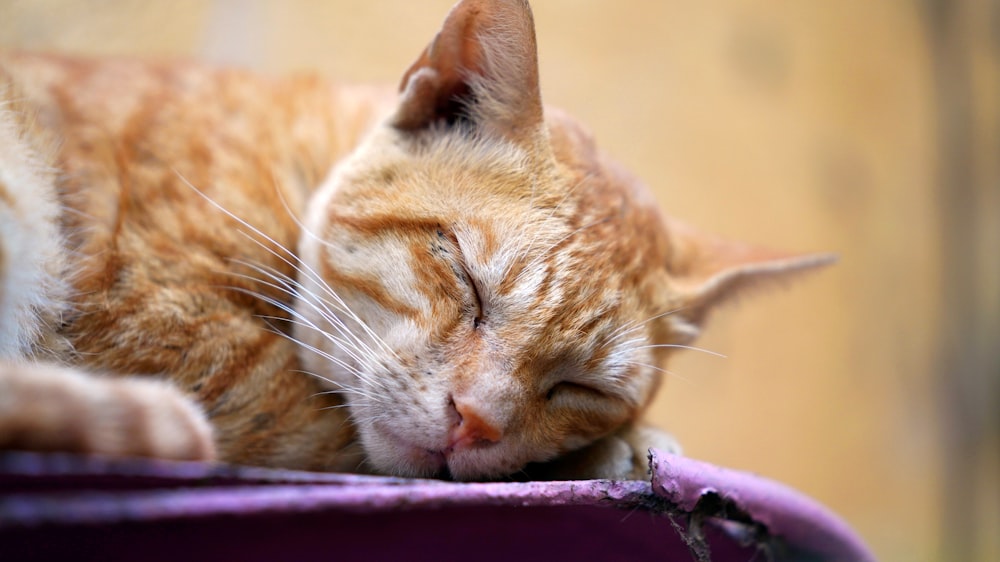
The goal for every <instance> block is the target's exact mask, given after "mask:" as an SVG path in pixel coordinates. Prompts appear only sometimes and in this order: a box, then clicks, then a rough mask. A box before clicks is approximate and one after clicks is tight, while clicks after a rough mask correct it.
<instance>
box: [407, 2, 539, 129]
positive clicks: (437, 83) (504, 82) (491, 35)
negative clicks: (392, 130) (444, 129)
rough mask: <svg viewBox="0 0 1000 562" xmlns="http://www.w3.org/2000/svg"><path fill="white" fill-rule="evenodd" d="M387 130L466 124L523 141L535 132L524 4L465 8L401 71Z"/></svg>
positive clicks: (534, 84)
mask: <svg viewBox="0 0 1000 562" xmlns="http://www.w3.org/2000/svg"><path fill="white" fill-rule="evenodd" d="M400 89H401V91H402V96H401V100H400V106H399V108H398V110H397V113H396V115H395V117H394V119H393V122H392V124H393V125H394V126H395V127H397V128H399V129H403V130H416V129H421V128H424V127H427V126H429V125H431V124H432V123H435V122H440V121H444V122H445V123H449V124H450V123H454V122H455V121H458V120H460V119H469V120H470V121H472V122H473V123H474V124H475V125H477V126H479V127H482V128H485V129H488V130H492V131H495V132H498V133H500V134H501V135H503V136H506V137H508V138H510V139H511V140H515V141H517V140H521V139H520V138H518V137H520V136H524V134H525V133H526V132H527V133H528V134H530V133H531V132H533V131H534V130H536V129H537V128H539V127H540V125H541V122H542V105H541V96H540V94H539V91H538V63H537V54H536V44H535V31H534V22H533V20H532V16H531V10H530V8H529V7H528V5H527V3H526V2H521V1H506V2H505V1H496V0H493V1H489V0H465V1H463V2H461V3H459V4H458V5H456V6H455V7H454V8H453V9H452V11H451V12H450V13H449V14H448V17H447V19H446V20H445V22H444V25H443V26H442V28H441V31H439V32H438V34H437V36H436V37H435V38H434V40H433V41H432V42H431V44H430V45H429V46H428V47H427V48H426V49H424V51H423V53H421V55H420V57H419V58H418V59H417V61H416V62H414V63H413V65H412V66H411V67H410V68H409V69H408V70H407V71H406V73H405V74H404V76H403V80H402V84H401V86H400Z"/></svg>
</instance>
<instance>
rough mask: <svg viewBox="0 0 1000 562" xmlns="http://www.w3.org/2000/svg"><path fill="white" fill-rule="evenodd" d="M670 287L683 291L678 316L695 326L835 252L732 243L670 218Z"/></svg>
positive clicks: (818, 264) (827, 261)
mask: <svg viewBox="0 0 1000 562" xmlns="http://www.w3.org/2000/svg"><path fill="white" fill-rule="evenodd" d="M668 229H669V233H670V250H671V255H670V259H669V263H668V264H667V272H668V273H669V275H670V279H671V285H672V289H673V290H674V291H676V292H677V293H678V294H679V295H680V300H681V302H680V308H679V310H678V312H677V314H678V315H680V316H681V317H683V318H685V319H686V320H688V321H689V322H690V323H692V324H693V325H694V326H696V327H697V326H700V325H701V323H702V322H703V321H704V318H705V316H706V315H707V313H708V312H709V311H711V310H712V309H713V308H715V307H716V306H718V305H720V304H723V303H725V302H727V301H730V300H732V299H733V298H735V297H737V296H739V295H742V294H745V293H746V292H748V291H752V290H753V289H755V288H759V287H767V286H771V285H775V284H779V283H780V282H782V281H787V280H789V279H791V278H793V277H795V276H797V275H799V274H801V273H803V272H806V271H810V270H813V269H816V268H819V267H823V266H826V265H830V264H832V263H833V262H835V261H836V256H835V255H833V254H826V253H820V254H791V253H784V252H779V251H775V250H770V249H765V248H761V247H758V246H753V245H750V244H744V243H740V242H733V241H730V240H725V239H723V238H720V237H717V236H713V235H710V234H706V233H703V232H699V231H698V230H696V229H694V228H692V227H690V226H688V225H686V224H684V223H682V222H679V221H676V220H673V219H669V220H668Z"/></svg>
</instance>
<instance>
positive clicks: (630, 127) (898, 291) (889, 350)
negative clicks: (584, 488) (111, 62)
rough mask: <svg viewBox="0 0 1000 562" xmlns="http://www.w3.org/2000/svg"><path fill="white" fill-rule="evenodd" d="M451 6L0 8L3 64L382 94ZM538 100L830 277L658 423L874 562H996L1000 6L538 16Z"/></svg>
mask: <svg viewBox="0 0 1000 562" xmlns="http://www.w3.org/2000/svg"><path fill="white" fill-rule="evenodd" d="M451 4H452V0H421V1H419V2H417V1H413V0H379V1H370V2H357V1H348V0H322V1H321V0H315V1H309V0H295V1H291V0H286V1H283V2H277V1H275V2H253V1H240V0H216V1H192V0H171V1H148V0H120V1H111V0H92V1H89V2H79V1H75V0H30V1H28V0H23V1H19V0H0V46H2V47H5V48H9V47H17V48H28V49H45V50H57V51H65V52H72V53H81V54H88V55H96V54H132V55H142V56H170V57H173V56H190V57H197V58H203V59H208V60H211V61H214V62H220V63H227V64H237V65H241V66H245V67H249V68H253V69H259V70H263V71H268V72H280V71H288V70H302V69H316V70H319V71H322V72H324V73H328V74H330V75H332V76H335V77H338V78H339V79H342V80H344V81H364V82H390V83H393V84H395V83H396V82H397V80H398V79H399V78H400V76H401V73H402V71H403V70H404V69H405V68H406V67H407V66H408V65H409V64H410V63H411V62H412V60H413V59H414V58H415V57H416V55H417V54H418V53H419V52H420V50H421V49H422V48H423V47H424V45H425V44H426V43H427V42H428V41H429V39H430V38H431V37H432V35H433V33H434V32H435V31H436V30H437V28H438V26H439V24H440V22H441V21H442V20H443V18H444V15H445V13H446V12H447V10H448V9H449V7H450V5H451ZM534 9H535V17H536V23H537V28H538V44H539V49H540V62H541V76H542V88H543V94H544V96H545V99H546V101H547V102H548V103H549V104H553V105H559V106H561V107H563V108H565V109H567V110H569V111H570V112H571V113H573V114H575V115H576V116H577V117H579V118H580V119H581V120H582V121H584V122H585V123H587V124H588V125H589V126H590V127H591V129H592V130H593V131H594V133H595V134H596V136H597V137H598V140H599V142H600V143H601V144H602V145H603V147H604V148H605V149H606V150H608V151H609V152H610V153H612V154H613V155H615V156H616V157H617V158H618V159H619V160H621V161H623V162H624V163H625V164H627V165H628V167H630V168H631V169H632V170H633V171H635V172H636V173H637V174H638V175H639V176H640V177H642V178H644V179H645V181H647V182H648V183H649V184H650V185H651V186H652V187H653V188H654V189H655V191H656V193H657V196H658V197H659V199H660V201H661V202H662V204H663V206H664V208H665V209H666V210H667V211H668V212H669V213H670V214H672V215H675V216H677V217H680V218H683V219H686V220H687V221H688V222H691V223H694V224H696V225H699V226H701V227H702V228H703V229H705V230H710V231H715V232H717V233H719V234H723V235H726V236H729V237H732V238H739V239H743V240H748V241H752V242H756V243H759V244H762V245H769V246H775V247H780V248H784V249H789V250H800V251H833V252H836V253H838V254H839V255H840V262H839V263H838V264H837V265H836V266H835V267H832V268H830V269H828V270H826V271H823V272H820V273H818V274H815V275H812V276H808V277H806V278H804V279H801V280H800V281H799V282H798V283H796V284H794V285H793V286H791V287H789V288H788V289H787V290H778V291H771V292H765V293H764V294H759V295H753V298H747V299H745V300H744V301H743V302H741V303H740V304H739V305H738V306H735V307H730V308H729V309H727V310H723V311H721V312H720V313H719V314H717V315H716V316H715V317H714V318H713V319H712V320H713V322H712V323H711V327H710V329H709V330H708V331H707V333H706V334H705V337H704V338H703V339H702V340H701V342H700V343H701V345H702V346H704V347H707V348H709V349H712V350H715V351H718V352H721V353H724V354H725V355H726V356H727V358H726V359H720V358H717V357H712V356H708V355H704V354H695V353H689V354H688V355H684V356H682V357H679V358H678V360H677V361H676V362H675V363H674V364H673V365H671V366H670V368H671V371H673V372H674V373H676V375H675V376H673V377H672V378H671V380H669V381H668V383H667V384H666V385H665V387H664V389H663V391H662V393H661V395H660V397H659V398H658V400H657V402H656V403H655V404H654V407H653V410H652V411H651V414H650V416H651V417H652V419H653V420H654V421H655V422H657V423H658V424H660V425H662V426H664V427H666V428H669V429H670V430H672V431H673V432H675V433H676V435H677V436H678V437H679V438H680V440H681V442H682V443H683V444H684V445H685V449H686V453H687V454H688V455H690V456H693V457H696V458H700V459H705V460H708V461H711V462H714V463H717V464H720V465H725V466H729V467H735V468H741V469H746V470H750V471H753V472H756V473H759V474H762V475H765V476H768V477H770V478H774V479H777V480H780V481H783V482H785V483H787V484H789V485H791V486H793V487H795V488H797V489H799V490H802V491H804V492H805V493H807V494H809V495H811V496H813V497H815V498H817V499H818V500H820V501H821V502H823V503H825V504H827V505H828V506H830V507H831V508H833V509H834V510H836V511H837V512H838V513H840V514H841V515H842V516H843V517H845V518H846V519H847V520H848V521H849V522H850V523H851V524H852V525H854V526H855V527H856V528H857V529H858V530H859V531H860V533H861V534H862V535H863V536H864V538H865V539H866V540H867V541H868V542H869V543H870V544H871V545H872V547H873V548H874V549H875V551H876V553H877V554H878V555H879V556H880V558H882V559H884V560H907V561H922V560H977V559H978V560H1000V447H998V444H1000V325H998V324H1000V163H998V162H1000V2H996V1H988V0H987V1H976V0H952V1H948V0H924V1H920V2H916V1H911V2H904V1H899V0H879V1H877V2H872V1H869V0H838V1H833V0H830V1H827V2H800V1H795V0H787V1H777V0H775V1H764V0H762V1H750V0H733V1H729V2H723V1H720V0H711V1H709V0H699V1H692V0H687V1H678V0H649V1H639V0H619V1H616V2H607V1H603V2H598V1H596V0H538V1H536V2H535V6H534Z"/></svg>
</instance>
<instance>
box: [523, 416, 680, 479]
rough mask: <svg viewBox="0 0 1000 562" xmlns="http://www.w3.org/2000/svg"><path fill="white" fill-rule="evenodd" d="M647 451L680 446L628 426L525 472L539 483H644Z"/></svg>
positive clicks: (642, 427) (654, 430) (644, 428)
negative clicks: (598, 479)
mask: <svg viewBox="0 0 1000 562" xmlns="http://www.w3.org/2000/svg"><path fill="white" fill-rule="evenodd" d="M649 449H659V450H661V451H665V452H668V453H673V454H680V453H681V446H680V444H679V443H678V442H677V440H676V439H675V438H674V436H673V435H671V434H669V433H667V432H666V431H663V430H661V429H657V428H655V427H652V426H647V425H630V426H626V427H624V428H622V429H620V430H618V431H617V432H615V433H613V434H611V435H609V436H607V437H604V438H602V439H599V440H597V441H595V442H594V443H592V444H591V445H588V446H587V447H584V448H583V449H580V450H577V451H573V452H571V453H568V454H566V455H563V456H562V457H560V458H559V459H556V460H554V461H551V462H548V463H545V464H541V465H536V466H533V467H531V468H530V469H529V471H528V474H529V475H530V476H531V477H532V478H538V479H543V480H588V479H594V478H601V479H608V480H644V479H647V478H648V473H649Z"/></svg>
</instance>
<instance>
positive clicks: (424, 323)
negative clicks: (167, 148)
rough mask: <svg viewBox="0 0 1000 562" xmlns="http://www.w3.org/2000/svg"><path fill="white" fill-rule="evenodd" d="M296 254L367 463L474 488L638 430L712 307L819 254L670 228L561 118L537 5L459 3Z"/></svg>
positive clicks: (324, 358)
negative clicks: (664, 369)
mask: <svg viewBox="0 0 1000 562" xmlns="http://www.w3.org/2000/svg"><path fill="white" fill-rule="evenodd" d="M299 256H300V258H301V260H302V264H303V265H302V267H303V272H302V274H301V275H300V279H299V282H300V283H301V284H302V290H301V297H300V298H299V300H298V303H297V306H296V311H297V316H298V322H297V325H296V328H295V338H296V339H297V340H298V341H300V342H302V343H303V346H302V348H301V349H302V354H301V357H302V359H303V363H304V365H305V367H306V368H307V369H308V370H309V371H311V372H313V373H314V374H316V375H318V376H321V377H323V378H325V379H327V380H328V381H329V383H330V385H331V386H332V387H333V388H334V389H337V390H338V391H340V392H342V394H343V397H344V399H345V401H346V403H347V405H348V407H349V409H350V414H351V419H352V421H353V422H354V424H355V425H356V428H357V430H358V434H359V436H360V440H361V442H362V445H363V447H364V449H365V452H366V455H367V457H368V462H369V464H370V465H371V466H372V467H373V468H374V469H375V470H377V471H379V472H384V473H389V474H398V475H407V476H432V475H439V474H450V475H451V476H453V477H455V478H457V479H479V478H497V477H502V476H505V475H510V474H513V473H516V472H517V471H519V470H521V469H522V468H523V467H524V466H525V465H526V464H528V463H530V462H538V461H546V460H549V459H553V458H555V457H557V456H558V455H560V454H562V453H565V452H567V451H571V450H574V449H578V448H580V447H582V446H585V445H587V444H589V443H591V442H593V441H594V440H596V439H598V438H600V437H602V436H604V435H607V434H608V433H610V432H612V431H614V430H615V429H617V428H619V427H621V426H622V425H623V424H626V423H628V422H629V421H631V420H634V419H635V418H636V417H637V416H638V415H639V413H640V412H641V410H642V409H643V408H644V407H645V405H646V404H647V403H648V402H649V400H650V398H651V396H652V393H653V390H654V389H655V387H656V385H657V382H658V371H659V368H658V367H657V366H658V365H661V364H662V363H663V361H664V359H665V358H666V355H667V354H669V352H670V351H672V350H673V348H674V347H675V346H676V345H677V344H682V343H687V342H688V341H690V339H691V338H692V337H693V335H694V333H695V332H696V328H695V326H696V325H697V324H698V323H700V321H701V320H702V318H703V316H704V313H705V311H706V310H707V308H708V307H709V305H711V304H714V303H715V302H717V301H719V300H720V299H721V298H722V297H723V296H725V294H727V293H730V292H732V291H733V290H735V289H738V288H739V287H740V286H741V285H744V284H745V283H746V282H748V281H752V280H754V279H756V278H758V277H760V276H766V275H769V274H773V273H776V272H780V271H785V270H788V269H794V268H795V267H801V266H803V265H805V266H808V265H809V263H808V262H805V261H795V260H794V259H786V257H784V256H779V255H776V254H761V253H759V252H755V251H753V250H752V249H749V248H747V247H745V246H740V245H728V244H724V243H721V242H720V241H718V240H716V239H712V238H704V237H700V236H698V235H696V234H694V233H693V232H692V231H690V230H689V229H686V228H684V227H682V226H680V225H677V224H675V223H673V222H668V221H666V220H665V219H664V218H663V217H662V216H661V215H660V214H659V212H658V211H657V209H656V206H655V204H654V202H653V200H652V198H651V197H650V196H649V195H648V193H647V192H646V191H645V188H644V187H643V186H641V185H640V184H639V183H638V182H636V181H635V180H634V179H633V178H631V177H630V176H628V175H627V174H625V173H623V172H621V171H620V170H618V169H617V168H616V166H615V165H614V164H613V163H610V162H609V161H607V159H606V158H604V157H603V156H602V155H601V154H600V153H599V152H598V151H597V150H596V149H595V148H594V147H593V146H592V144H591V141H590V139H589V137H588V136H587V135H586V133H584V132H582V131H581V129H580V128H579V126H577V125H576V124H575V123H574V122H572V121H571V120H569V119H568V118H566V117H564V116H562V115H561V114H559V113H554V114H551V115H549V116H548V119H546V118H543V111H542V105H541V99H540V96H539V93H538V75H537V64H536V54H535V41H534V29H533V24H532V20H531V13H530V10H529V9H528V7H527V4H526V3H524V2H492V1H489V0H466V1H464V2H462V3H460V4H459V5H458V6H456V7H455V8H454V9H453V10H452V12H451V14H450V15H449V16H448V19H447V21H446V22H445V24H444V27H443V29H442V30H441V32H440V33H439V35H438V36H437V37H436V38H435V40H434V42H432V44H431V46H430V47H428V49H427V50H426V51H425V52H424V53H423V54H422V55H421V57H420V58H419V59H418V61H417V62H416V63H415V64H414V65H413V67H411V68H410V70H409V71H408V72H407V74H406V76H405V77H404V81H403V90H402V92H401V95H400V100H399V106H398V108H397V110H396V113H395V114H394V115H393V116H392V117H391V118H389V119H388V120H387V121H386V123H385V124H384V125H383V126H382V127H380V128H378V129H377V130H376V131H375V132H374V133H373V134H372V135H371V136H370V138H369V139H368V140H367V141H366V142H365V143H364V144H363V145H362V146H361V147H360V148H359V149H358V150H357V151H356V152H355V153H354V154H353V155H352V156H351V157H350V158H348V159H347V161H345V162H343V163H341V164H340V165H339V166H338V167H337V168H336V169H335V170H334V172H333V173H332V174H331V176H330V178H329V179H328V180H327V181H326V182H325V183H324V184H323V185H322V186H321V187H320V188H319V189H318V190H317V192H316V193H315V195H314V196H313V198H312V200H311V201H310V202H309V205H308V210H307V217H306V221H305V229H304V234H303V236H302V238H301V241H300V245H299ZM782 260H785V261H782ZM674 311H678V312H677V313H676V314H674V313H673V312H674Z"/></svg>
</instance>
